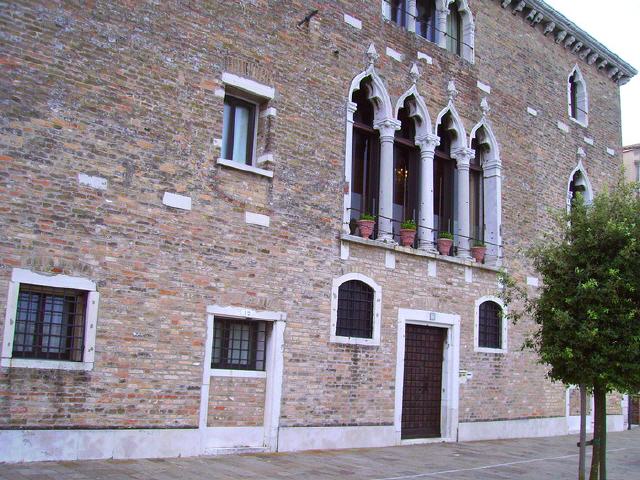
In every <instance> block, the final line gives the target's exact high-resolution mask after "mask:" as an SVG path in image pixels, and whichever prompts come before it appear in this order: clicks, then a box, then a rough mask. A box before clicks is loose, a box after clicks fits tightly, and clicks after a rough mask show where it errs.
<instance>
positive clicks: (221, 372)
mask: <svg viewBox="0 0 640 480" xmlns="http://www.w3.org/2000/svg"><path fill="white" fill-rule="evenodd" d="M209 376H211V377H233V378H267V372H264V371H262V370H233V369H223V368H212V369H211V370H209Z"/></svg>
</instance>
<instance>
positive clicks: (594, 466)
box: [589, 386, 602, 480]
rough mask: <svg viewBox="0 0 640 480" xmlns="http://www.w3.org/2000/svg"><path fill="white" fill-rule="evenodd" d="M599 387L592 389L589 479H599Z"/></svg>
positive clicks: (600, 423) (600, 421)
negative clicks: (592, 408) (591, 442)
mask: <svg viewBox="0 0 640 480" xmlns="http://www.w3.org/2000/svg"><path fill="white" fill-rule="evenodd" d="M599 392H600V389H599V388H598V387H597V386H596V387H594V389H593V397H594V398H593V400H594V403H595V405H594V412H593V417H594V420H595V422H594V425H593V448H592V452H593V454H592V455H591V473H590V474H589V480H601V479H599V473H600V429H601V426H602V420H601V418H600V397H599Z"/></svg>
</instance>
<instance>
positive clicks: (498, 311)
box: [478, 301, 502, 348]
mask: <svg viewBox="0 0 640 480" xmlns="http://www.w3.org/2000/svg"><path fill="white" fill-rule="evenodd" d="M478 347H481V348H502V308H501V307H500V305H498V304H497V303H496V302H491V301H488V302H484V303H482V304H481V305H480V312H479V319H478Z"/></svg>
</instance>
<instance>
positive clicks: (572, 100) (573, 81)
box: [567, 66, 589, 127]
mask: <svg viewBox="0 0 640 480" xmlns="http://www.w3.org/2000/svg"><path fill="white" fill-rule="evenodd" d="M567 89H568V95H569V99H568V100H569V117H570V118H571V119H572V120H575V121H576V122H578V123H579V124H581V125H583V126H585V127H586V126H587V123H588V114H589V104H588V98H587V84H586V82H585V81H584V77H583V76H582V73H581V72H580V69H579V68H578V67H577V66H576V67H575V68H574V69H573V71H572V72H571V75H569V81H568V85H567Z"/></svg>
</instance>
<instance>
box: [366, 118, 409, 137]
mask: <svg viewBox="0 0 640 480" xmlns="http://www.w3.org/2000/svg"><path fill="white" fill-rule="evenodd" d="M401 126H402V124H401V123H400V120H394V119H392V118H385V119H384V120H379V121H377V122H374V123H373V128H375V129H376V130H379V131H380V141H381V142H390V141H391V142H392V141H393V139H394V138H395V133H396V130H400V128H401Z"/></svg>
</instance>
